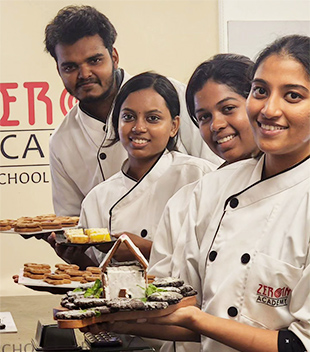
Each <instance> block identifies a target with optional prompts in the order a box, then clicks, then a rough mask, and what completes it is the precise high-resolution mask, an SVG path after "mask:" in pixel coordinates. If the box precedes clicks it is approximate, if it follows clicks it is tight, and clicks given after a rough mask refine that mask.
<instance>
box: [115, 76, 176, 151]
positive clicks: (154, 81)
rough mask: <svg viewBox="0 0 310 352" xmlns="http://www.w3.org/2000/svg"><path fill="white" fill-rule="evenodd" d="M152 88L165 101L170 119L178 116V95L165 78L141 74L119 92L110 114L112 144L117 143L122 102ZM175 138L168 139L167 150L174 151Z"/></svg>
mask: <svg viewBox="0 0 310 352" xmlns="http://www.w3.org/2000/svg"><path fill="white" fill-rule="evenodd" d="M148 88H152V89H154V90H155V92H157V93H158V94H159V95H160V96H162V97H163V98H164V100H165V103H166V105H167V108H168V109H169V112H170V115H171V118H172V119H173V120H174V119H175V117H176V116H179V115H180V101H179V97H178V93H177V91H176V89H175V88H174V86H173V84H172V83H171V82H170V81H169V79H168V78H167V77H165V76H162V75H160V74H158V73H154V72H143V73H140V74H139V75H136V76H134V77H132V78H131V79H130V80H129V81H127V82H126V83H125V84H124V85H123V87H122V88H121V90H120V91H119V93H118V95H117V97H116V100H115V105H114V109H113V113H112V124H113V129H114V134H115V138H114V140H113V142H112V144H114V143H116V142H117V141H119V134H118V125H119V114H120V110H121V107H122V105H123V103H124V101H125V100H126V99H127V97H128V96H129V94H131V93H134V92H137V91H139V90H143V89H148ZM177 136H178V134H176V136H175V137H173V138H172V137H170V139H169V141H168V144H167V149H168V150H170V151H171V150H176V143H177Z"/></svg>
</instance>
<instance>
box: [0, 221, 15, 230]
mask: <svg viewBox="0 0 310 352" xmlns="http://www.w3.org/2000/svg"><path fill="white" fill-rule="evenodd" d="M11 228H12V226H11V224H10V222H9V221H8V220H0V231H8V230H11Z"/></svg>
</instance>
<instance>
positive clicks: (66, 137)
mask: <svg viewBox="0 0 310 352" xmlns="http://www.w3.org/2000/svg"><path fill="white" fill-rule="evenodd" d="M130 77H131V76H130V75H128V74H127V73H126V72H124V78H123V81H122V85H123V84H124V83H125V82H127V81H128V80H129V78H130ZM169 79H170V81H171V82H172V83H173V85H174V86H175V88H176V90H177V92H178V94H179V99H180V106H181V113H180V118H181V124H180V130H179V141H178V144H177V146H178V149H179V151H181V152H182V153H185V154H189V155H194V156H197V157H202V158H204V159H206V160H208V161H210V162H212V163H214V165H215V166H218V165H220V163H221V162H222V159H220V158H219V157H218V156H217V155H215V154H214V153H213V152H212V151H211V150H210V148H209V147H208V146H207V145H206V144H205V143H204V142H203V140H202V138H201V136H200V132H199V129H198V128H197V127H196V126H195V125H194V123H193V122H192V121H191V119H190V117H189V115H188V113H187V109H186V103H185V89H186V86H185V85H184V84H183V83H180V82H178V81H176V80H174V79H171V78H169ZM113 137H114V132H113V128H112V119H111V115H110V116H109V117H108V119H107V122H106V124H104V123H103V122H101V121H99V120H96V119H95V118H93V117H91V116H90V115H87V114H86V113H85V112H83V111H82V110H81V109H80V108H79V104H77V105H75V106H74V107H73V108H72V109H71V110H70V111H69V113H68V114H67V116H66V117H65V119H64V121H63V122H62V123H61V125H60V126H58V128H57V129H56V130H55V131H54V133H53V134H52V136H51V139H50V168H51V180H52V191H53V204H54V210H55V213H56V214H57V215H71V216H72V215H76V216H78V215H79V214H80V208H81V203H82V201H83V199H84V197H85V196H86V195H87V194H88V192H89V191H90V190H91V189H92V188H94V186H96V185H97V184H99V183H100V182H102V181H104V180H106V179H108V178H109V177H110V176H112V175H114V174H115V173H116V172H118V171H119V170H120V169H121V166H122V164H123V162H124V160H125V159H126V158H127V152H126V150H125V149H124V148H123V146H122V144H121V143H120V142H117V143H116V144H114V145H113V146H110V147H106V146H107V145H108V144H109V142H110V141H111V139H113Z"/></svg>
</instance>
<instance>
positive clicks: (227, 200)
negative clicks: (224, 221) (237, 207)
mask: <svg viewBox="0 0 310 352" xmlns="http://www.w3.org/2000/svg"><path fill="white" fill-rule="evenodd" d="M309 158H310V155H308V156H307V157H306V158H305V159H303V160H301V161H300V162H299V163H297V164H295V165H293V166H291V167H289V168H288V169H285V170H283V171H280V172H279V173H277V174H275V175H272V176H269V177H266V178H264V179H263V171H262V175H261V179H260V180H259V181H257V182H255V183H253V184H252V185H250V186H248V187H247V188H245V189H243V190H242V191H240V192H238V193H236V194H233V195H231V196H230V197H229V198H227V199H226V201H225V204H224V210H225V209H226V206H227V204H228V203H229V202H230V200H231V199H232V198H235V197H238V196H239V195H240V194H242V193H243V192H246V191H247V190H248V189H250V188H252V187H254V186H256V185H257V184H259V183H261V182H264V181H266V180H269V179H271V178H273V177H276V176H278V175H281V174H284V173H285V172H287V171H290V170H292V169H294V168H295V167H298V166H299V165H301V164H302V163H304V162H305V161H307V160H308V159H309ZM264 165H265V160H264Z"/></svg>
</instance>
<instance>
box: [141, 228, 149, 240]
mask: <svg viewBox="0 0 310 352" xmlns="http://www.w3.org/2000/svg"><path fill="white" fill-rule="evenodd" d="M140 235H141V237H142V238H144V237H146V236H147V230H146V229H143V230H142V231H141V232H140Z"/></svg>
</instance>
